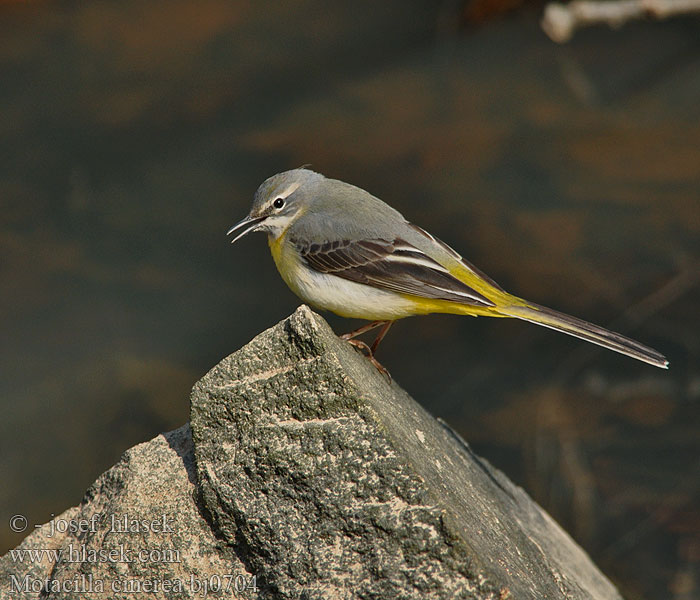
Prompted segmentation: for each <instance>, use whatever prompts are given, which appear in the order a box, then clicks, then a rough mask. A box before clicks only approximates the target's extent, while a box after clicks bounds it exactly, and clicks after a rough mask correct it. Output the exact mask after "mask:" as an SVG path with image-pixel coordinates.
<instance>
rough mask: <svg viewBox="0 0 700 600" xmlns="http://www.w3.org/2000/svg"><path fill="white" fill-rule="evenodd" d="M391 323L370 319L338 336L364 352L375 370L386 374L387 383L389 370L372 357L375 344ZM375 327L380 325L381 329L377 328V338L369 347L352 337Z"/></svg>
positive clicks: (375, 347) (380, 339)
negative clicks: (357, 327)
mask: <svg viewBox="0 0 700 600" xmlns="http://www.w3.org/2000/svg"><path fill="white" fill-rule="evenodd" d="M392 323H393V321H372V322H371V323H368V324H367V325H363V326H362V327H360V328H359V329H356V330H355V331H351V332H350V333H346V334H344V335H341V336H340V339H341V340H345V341H346V342H348V343H349V344H352V345H353V346H355V348H358V349H360V350H361V351H363V352H366V353H367V358H368V359H369V361H370V362H371V363H372V364H373V365H374V367H375V368H376V369H377V371H379V372H380V373H382V374H384V375H386V376H387V378H388V379H389V383H391V375H390V374H389V371H387V370H386V368H385V367H384V366H383V365H382V364H381V363H380V362H379V361H378V360H377V359H376V358H374V352H375V351H376V349H377V346H379V342H381V341H382V339H383V338H384V336H385V335H386V333H387V331H389V327H391V325H392ZM377 327H381V329H380V330H379V335H377V339H375V340H374V342H373V343H372V347H371V348H370V347H369V346H368V345H367V344H365V343H364V342H363V341H361V340H356V339H354V338H355V337H357V336H358V335H362V334H363V333H366V332H367V331H371V330H372V329H376V328H377Z"/></svg>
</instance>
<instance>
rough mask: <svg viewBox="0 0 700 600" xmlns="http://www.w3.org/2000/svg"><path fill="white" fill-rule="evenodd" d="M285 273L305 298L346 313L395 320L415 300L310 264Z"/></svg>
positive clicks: (412, 304) (313, 304)
mask: <svg viewBox="0 0 700 600" xmlns="http://www.w3.org/2000/svg"><path fill="white" fill-rule="evenodd" d="M289 275H291V273H289V272H287V274H286V276H285V274H282V277H283V278H284V280H285V281H286V283H287V285H288V286H289V287H290V288H291V289H292V291H293V292H294V293H296V294H297V295H298V296H299V297H300V298H301V299H302V300H303V301H304V302H306V303H307V304H311V305H312V306H315V307H317V308H322V309H325V310H330V311H331V312H334V313H337V314H339V315H341V316H344V317H351V318H355V319H370V320H372V321H393V320H394V319H399V318H401V317H404V316H406V314H407V313H409V312H410V311H411V310H412V309H413V308H414V307H415V303H414V302H413V301H411V300H409V299H407V298H403V297H402V296H399V295H398V294H396V293H393V292H386V291H384V290H380V289H377V288H373V287H369V286H367V285H362V284H361V283H355V282H354V281H348V280H347V279H342V278H341V277H336V276H335V275H327V274H325V273H318V272H316V271H313V270H311V269H309V268H295V269H294V276H293V277H289Z"/></svg>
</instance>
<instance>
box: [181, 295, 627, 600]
mask: <svg viewBox="0 0 700 600" xmlns="http://www.w3.org/2000/svg"><path fill="white" fill-rule="evenodd" d="M191 425H192V435H193V440H194V449H195V463H196V470H197V476H198V480H199V492H200V494H201V496H200V499H201V502H202V504H203V507H204V510H205V511H206V514H207V518H208V519H209V520H210V522H211V524H212V527H213V528H214V531H215V532H216V535H217V537H219V538H220V539H221V540H222V541H224V542H225V543H226V544H227V545H228V546H230V547H231V548H233V549H234V551H235V554H236V556H237V557H238V559H240V561H241V562H242V563H243V564H244V565H245V567H246V569H247V571H248V572H250V573H256V574H257V576H258V581H260V582H262V584H263V586H264V589H265V591H266V593H267V594H269V597H275V598H416V599H419V598H538V599H541V598H611V599H612V598H619V597H620V596H619V594H618V592H617V591H616V589H615V588H614V586H613V585H612V584H611V583H610V582H609V581H608V580H607V579H606V578H605V577H604V576H603V575H602V574H601V573H600V572H599V571H598V569H597V568H596V567H595V566H594V565H593V563H592V562H591V561H590V559H589V558H588V556H587V555H586V554H585V553H584V552H583V551H582V550H581V549H580V548H579V547H578V546H577V545H576V544H575V543H574V542H573V540H571V538H570V537H569V536H568V535H567V534H566V533H565V532H564V531H562V530H561V529H560V528H559V527H558V525H557V524H556V523H555V522H554V521H553V520H552V519H551V518H550V517H549V516H548V515H547V514H546V513H545V512H544V511H542V509H541V508H539V506H537V505H536V504H535V503H534V502H533V501H532V500H531V499H530V498H529V497H528V496H527V495H526V494H525V493H524V492H523V491H522V490H521V489H519V488H517V487H515V486H514V485H513V484H512V483H511V482H510V481H508V480H507V478H506V477H505V476H504V475H503V474H502V473H500V472H498V471H496V470H495V469H493V468H492V467H490V466H489V465H488V464H486V463H485V462H484V461H481V460H480V459H478V458H477V457H476V456H475V455H474V454H473V453H472V452H471V451H470V449H469V447H468V446H467V445H466V444H465V443H464V442H463V441H462V440H461V439H459V438H458V436H456V435H455V434H454V433H453V432H451V431H450V430H449V429H448V428H447V427H446V426H444V425H442V424H441V423H440V422H438V421H437V420H436V419H434V418H433V417H432V416H431V415H429V414H428V413H427V412H426V411H425V410H424V409H423V408H422V407H421V406H420V405H419V404H418V403H416V402H415V401H414V400H413V399H412V398H411V397H410V396H408V395H407V394H406V392H404V391H403V390H402V389H401V388H400V387H399V386H398V385H397V384H396V383H389V382H388V380H387V378H386V377H384V376H383V375H381V374H380V373H379V372H378V371H377V370H376V369H375V368H374V367H373V366H372V365H371V364H370V363H369V361H367V360H366V359H365V358H364V357H363V356H361V355H360V354H359V353H358V352H357V351H355V350H354V349H353V348H352V347H350V345H348V344H346V343H345V342H342V341H340V340H339V339H338V338H337V337H336V336H335V335H334V334H333V332H332V331H331V329H330V328H329V327H328V325H327V324H326V323H325V321H324V320H323V319H321V318H320V317H319V316H318V315H316V314H314V313H313V312H312V311H310V310H309V309H308V308H306V307H303V306H302V307H301V308H299V309H298V310H297V311H296V313H294V314H293V315H292V316H291V317H290V318H288V319H286V320H285V321H283V322H281V323H279V324H278V325H276V326H275V327H273V328H271V329H269V330H267V331H265V332H263V333H262V334H260V335H259V336H258V337H256V338H255V339H254V340H253V341H252V342H250V343H249V344H248V345H247V346H245V347H244V348H242V349H241V350H240V351H239V352H236V353H235V354H233V355H231V356H229V357H228V358H226V359H224V360H223V361H221V362H220V363H219V364H218V365H217V366H216V367H215V368H214V369H212V370H211V371H210V372H209V373H208V374H207V375H206V376H205V377H204V378H202V379H201V380H200V381H199V382H198V383H197V385H196V386H195V387H194V389H193V392H192V412H191Z"/></svg>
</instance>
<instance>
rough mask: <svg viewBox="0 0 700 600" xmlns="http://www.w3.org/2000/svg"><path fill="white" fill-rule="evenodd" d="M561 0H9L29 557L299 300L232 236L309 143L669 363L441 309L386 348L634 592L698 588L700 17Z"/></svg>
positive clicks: (9, 238)
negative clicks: (573, 27)
mask: <svg viewBox="0 0 700 600" xmlns="http://www.w3.org/2000/svg"><path fill="white" fill-rule="evenodd" d="M542 8H543V6H542V5H541V4H528V3H525V2H519V1H518V0H511V1H501V2H494V1H491V0H473V1H470V0H464V1H457V0H453V1H444V2H434V1H432V0H430V1H428V0H401V1H399V0H387V1H384V2H381V3H377V2H373V1H369V0H355V1H354V2H347V3H340V2H333V3H329V2H322V1H321V0H300V1H297V2H278V3H261V2H250V1H247V2H244V1H239V2H230V1H228V0H197V1H194V0H167V1H165V0H151V1H150V2H148V3H143V2H136V1H134V0H125V1H122V2H119V3H114V2H107V1H103V0H97V1H93V2H89V3H80V2H68V1H66V2H48V1H47V2H29V3H26V2H17V3H13V2H9V3H7V2H5V3H0V82H1V83H0V207H1V211H0V289H1V290H2V294H0V403H1V408H2V417H1V418H0V457H1V460H0V481H2V484H1V485H0V552H4V551H6V550H7V549H8V548H10V547H13V546H14V545H16V544H17V543H18V542H19V541H20V539H21V538H22V535H21V534H13V533H12V532H11V531H10V529H9V527H8V525H7V523H8V520H9V518H10V516H11V515H14V514H17V513H20V514H24V515H26V516H27V517H28V518H29V523H30V529H32V528H33V527H31V526H32V525H33V524H35V523H42V522H45V521H47V520H49V519H50V518H51V515H52V514H58V513H60V512H61V511H63V510H64V509H66V508H67V507H69V506H72V505H75V504H77V503H78V502H79V501H80V499H81V497H82V495H83V493H84V491H85V489H86V488H87V486H88V485H89V484H90V483H92V481H93V480H94V479H95V478H96V477H97V476H98V475H99V474H100V473H101V472H102V471H104V470H105V469H107V468H108V467H110V466H111V465H112V464H113V463H114V462H115V461H117V460H118V458H119V456H120V455H121V453H122V452H123V451H124V450H126V449H127V448H129V447H130V446H132V445H133V444H136V443H139V442H142V441H146V440H148V439H150V438H152V437H154V436H155V435H157V434H158V433H159V432H161V431H164V430H169V429H173V428H176V427H178V426H180V425H182V424H183V423H184V422H186V421H187V420H188V409H189V402H188V393H189V390H190V388H191V386H192V385H193V384H194V382H195V381H196V380H197V379H198V378H199V377H201V376H202V375H203V374H204V373H205V372H206V371H207V370H208V369H209V368H211V367H212V366H213V365H214V364H216V363H217V362H218V361H219V360H220V359H221V358H223V357H224V356H226V355H227V354H229V353H231V352H233V351H235V350H237V349H238V348H239V347H240V346H242V345H243V344H245V343H246V342H247V341H249V340H250V339H251V338H252V337H254V336H255V335H256V334H257V333H259V332H260V331H262V330H263V329H266V328H268V327H270V326H272V325H274V324H275V323H276V322H278V321H279V320H280V319H283V318H284V317H286V316H288V315H289V314H290V313H291V312H292V311H293V310H294V309H295V308H296V307H297V305H298V300H297V299H296V297H294V296H293V295H292V293H291V292H290V291H289V290H288V289H287V288H286V286H285V285H284V283H283V282H282V280H281V279H280V278H279V276H278V274H277V272H276V270H275V268H274V265H273V263H272V260H271V258H270V256H269V251H268V249H267V244H266V241H265V239H264V236H263V235H261V234H258V235H251V236H249V237H248V238H246V239H245V240H243V241H241V242H239V243H238V244H237V245H236V246H233V247H232V246H230V245H229V244H228V239H227V238H226V235H225V232H226V230H227V229H228V228H229V226H230V225H232V224H233V223H235V222H237V221H238V220H239V219H240V218H242V217H243V216H244V215H245V214H246V213H247V211H248V208H249V205H250V202H251V200H252V196H253V193H254V192H255V189H256V188H257V186H258V185H259V184H260V183H261V182H262V181H263V180H264V179H265V178H266V177H268V176H270V175H272V174H274V173H276V172H279V171H282V170H285V169H289V168H294V167H298V166H300V165H302V164H305V163H310V164H311V165H312V168H314V169H315V170H318V171H320V172H322V173H324V174H326V175H328V176H332V177H336V178H340V179H343V180H346V181H348V182H351V183H354V184H356V185H359V186H360V187H363V188H365V189H367V190H369V191H370V192H372V193H374V194H375V195H377V196H379V197H380V198H382V199H384V200H385V201H387V202H389V203H390V204H392V205H393V206H395V207H396V208H397V209H399V210H400V211H401V212H402V213H403V214H404V215H405V216H406V217H407V218H408V219H410V220H411V221H413V222H415V223H417V224H420V225H421V226H423V227H425V228H426V229H428V230H429V231H431V232H433V233H434V234H436V235H438V236H439V237H440V238H442V239H443V240H444V241H446V242H447V243H449V244H450V245H452V246H454V247H455V248H456V249H457V250H458V251H459V252H461V253H462V254H464V256H465V257H467V258H468V259H469V260H470V261H472V262H473V263H474V264H476V265H477V266H479V267H480V268H481V269H483V270H484V271H485V272H487V273H488V274H489V275H491V276H492V277H493V278H494V279H496V281H498V282H499V283H500V284H501V285H503V286H504V287H505V288H506V289H508V290H510V291H512V292H515V293H517V294H519V295H521V296H524V297H526V298H528V299H530V300H533V301H535V302H538V303H540V304H545V305H547V306H551V307H553V308H556V309H559V310H563V311H565V312H568V313H571V314H574V315H577V316H579V317H583V318H585V319H587V320H591V321H594V322H596V323H599V324H601V325H604V326H608V327H612V328H615V329H616V330H619V331H621V332H622V333H625V334H627V335H630V336H632V337H634V338H637V339H639V340H640V341H642V342H644V343H646V344H648V345H651V346H653V347H655V348H657V349H659V350H661V351H662V352H664V353H665V354H667V356H668V357H669V359H670V361H671V370H670V371H668V372H665V371H662V370H659V369H655V368H653V367H650V366H647V365H644V364H642V363H638V362H636V361H633V360H631V359H627V358H625V357H622V356H619V355H616V354H613V353H611V352H606V351H604V350H601V349H598V348H596V347H593V346H589V345H586V344H584V343H583V342H579V341H577V340H574V339H572V338H569V337H567V336H563V335H559V334H555V333H553V332H551V331H548V330H546V329H542V328H538V327H535V326H533V325H529V324H527V323H522V322H515V321H501V320H495V319H466V318H460V317H453V316H442V315H437V316H430V317H424V318H420V319H418V318H416V319H409V320H406V321H402V322H399V323H398V324H397V325H395V326H394V328H393V329H392V331H391V335H389V336H388V337H387V339H386V340H385V341H384V343H383V344H382V348H381V350H380V355H379V359H380V360H381V362H382V363H383V364H384V365H386V366H387V367H388V368H389V370H390V371H391V372H392V374H393V376H394V379H395V380H396V381H397V382H398V383H399V384H400V385H402V386H403V387H404V388H405V389H406V390H408V392H409V393H410V394H411V395H413V397H414V398H416V399H417V400H418V401H419V402H421V403H422V404H423V405H424V406H425V407H426V408H427V409H428V410H429V411H430V412H432V413H433V414H434V415H436V416H441V417H443V418H444V419H445V420H446V421H448V422H449V423H450V424H451V425H452V426H453V427H454V428H455V429H456V430H457V431H459V432H460V433H461V434H462V435H463V436H464V437H465V439H467V440H468V441H469V442H471V443H472V445H473V447H474V448H475V450H476V451H477V452H478V453H479V454H481V455H482V456H484V457H485V458H486V459H488V460H489V461H491V462H492V463H493V464H495V465H496V466H497V467H499V468H500V469H502V470H503V471H505V472H506V473H507V475H508V476H509V477H511V478H512V479H514V480H515V481H516V482H517V483H518V484H520V485H522V486H523V487H524V488H525V490H526V491H527V492H528V493H529V494H531V495H532V496H533V497H534V498H535V499H536V500H537V501H538V502H539V503H541V504H542V505H543V506H544V507H545V508H546V509H547V510H548V511H549V512H550V513H551V514H552V515H553V516H554V517H555V518H556V519H557V520H558V521H559V522H560V523H561V524H562V525H563V526H564V527H565V528H566V529H567V531H569V532H570V533H571V535H572V536H573V537H574V538H575V539H576V540H577V541H578V542H579V543H580V544H581V545H582V546H583V547H584V548H585V549H586V550H587V551H588V552H589V553H590V554H591V555H592V557H593V559H594V560H595V561H596V562H597V563H598V565H599V566H600V567H601V569H602V570H603V571H604V572H605V573H606V574H607V575H608V576H609V577H610V578H611V579H612V580H613V581H614V582H615V583H616V584H617V585H618V586H619V588H620V590H621V592H622V594H623V595H624V596H625V597H626V598H627V599H647V598H649V599H651V598H673V599H689V598H699V597H700V507H699V504H700V503H699V502H698V499H699V497H700V489H699V488H700V410H699V405H700V368H699V367H700V362H699V359H700V336H699V335H698V332H699V331H700V311H699V310H698V307H699V306H700V285H699V284H700V19H698V18H697V17H695V18H693V17H689V16H688V17H680V18H674V19H671V20H666V21H663V22H655V21H654V22H652V21H647V22H645V21H638V22H634V23H629V24H627V25H626V26H625V27H623V28H621V29H618V30H611V29H608V28H607V27H602V26H601V27H592V28H588V29H585V30H582V31H580V32H578V33H577V34H576V36H575V37H574V39H573V40H572V41H571V42H570V43H568V44H566V45H557V44H555V43H553V42H552V41H551V40H550V39H549V38H547V37H546V36H545V34H544V33H543V32H542V30H541V28H540V25H539V20H540V18H541V15H542ZM325 316H326V317H327V318H328V319H329V322H330V323H331V325H332V326H333V327H334V329H335V330H336V331H337V332H339V333H343V332H345V331H349V330H350V329H352V328H354V327H356V326H357V325H359V322H355V321H346V320H343V319H339V318H336V317H333V316H332V315H331V316H328V315H325Z"/></svg>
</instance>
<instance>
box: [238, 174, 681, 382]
mask: <svg viewBox="0 0 700 600" xmlns="http://www.w3.org/2000/svg"><path fill="white" fill-rule="evenodd" d="M253 231H262V232H265V233H267V237H268V244H269V247H270V251H271V254H272V257H273V259H274V262H275V265H276V266H277V270H278V271H279V273H280V275H281V276H282V279H283V280H284V281H285V283H286V284H287V285H288V286H289V288H290V289H291V290H292V291H293V292H294V293H295V294H296V295H297V296H299V297H300V298H301V299H302V300H303V301H304V302H305V303H307V304H309V305H311V306H313V307H316V308H318V309H321V310H328V311H331V312H333V313H335V314H337V315H340V316H341V317H347V318H356V319H363V320H367V321H370V323H368V324H366V325H363V326H362V327H360V328H358V329H356V330H355V331H352V332H350V333H347V334H345V335H342V336H340V337H341V339H344V340H347V341H348V342H350V343H351V344H353V345H354V346H356V347H357V348H360V349H361V350H362V351H364V352H365V353H366V355H367V357H368V358H369V359H370V361H371V362H372V364H374V366H375V367H376V368H377V369H378V370H379V371H381V372H383V373H385V374H386V375H389V374H388V371H387V370H386V369H385V368H384V367H383V366H382V365H381V363H379V361H377V359H376V358H375V354H376V351H377V348H378V346H379V344H380V342H381V341H382V339H383V338H384V336H385V335H386V334H387V332H388V330H389V328H390V327H391V325H392V324H393V323H394V321H396V320H398V319H402V318H405V317H409V316H417V315H427V314H431V313H448V314H457V315H471V316H475V317H479V316H487V317H510V318H515V319H520V320H523V321H528V322H530V323H535V324H536V325H541V326H543V327H548V328H550V329H554V330H556V331H559V332H562V333H565V334H568V335H571V336H574V337H577V338H580V339H582V340H585V341H587V342H592V343H593V344H597V345H599V346H602V347H603V348H607V349H609V350H613V351H615V352H619V353H620V354H624V355H627V356H630V357H632V358H635V359H637V360H640V361H643V362H645V363H648V364H650V365H654V366H656V367H660V368H664V369H666V368H668V364H669V363H668V360H666V357H665V356H664V355H663V354H661V353H660V352H657V351H656V350H654V349H652V348H649V347H648V346H645V345H643V344H641V343H639V342H637V341H635V340H632V339H630V338H628V337H625V336H623V335H621V334H619V333H615V332H613V331H609V330H607V329H605V328H603V327H600V326H598V325H594V324H593V323H589V322H587V321H584V320H582V319H579V318H577V317H573V316H570V315H567V314H565V313H562V312H558V311H555V310H552V309H550V308H546V307H544V306H540V305H538V304H535V303H533V302H529V301H527V300H524V299H523V298H520V297H518V296H515V295H513V294H510V293H508V292H506V291H505V290H504V289H503V288H502V287H501V286H500V285H498V284H497V283H496V282H495V281H494V280H493V279H491V278H490V277H489V276H488V275H486V274H485V273H483V272H482V271H480V270H479V269H478V268H476V267H475V266H474V265H472V264H471V263H470V262H468V261H467V260H466V259H464V258H463V257H462V256H461V255H460V254H459V253H458V252H456V251H455V250H453V249H452V248H451V247H450V246H448V245H447V244H446V243H444V242H442V241H441V240H440V239H438V238H437V237H435V236H434V235H432V234H430V233H428V232H427V231H426V230H425V229H423V228H421V227H419V226H418V225H414V224H413V223H411V222H409V221H408V220H407V219H405V218H404V216H403V215H402V214H401V213H400V212H398V211H397V210H395V209H394V208H392V207H391V206H389V205H388V204H386V203H385V202H383V201H382V200H380V199H379V198H377V197H375V196H373V195H372V194H370V193H369V192H367V191H365V190H363V189H361V188H359V187H356V186H354V185H351V184H349V183H345V182H343V181H340V180H337V179H331V178H328V177H325V176H324V175H322V174H320V173H317V172H315V171H312V170H310V169H308V168H305V167H302V168H299V169H293V170H290V171H284V172H282V173H278V174H276V175H273V176H272V177H269V178H268V179H266V180H265V181H264V182H263V183H262V184H261V185H260V187H259V188H258V189H257V191H256V192H255V196H254V199H253V204H252V207H251V209H250V212H249V213H248V215H247V216H246V217H245V218H244V219H243V220H241V221H240V222H238V223H237V224H236V225H234V226H233V227H231V228H230V229H229V230H228V234H227V235H231V234H233V233H236V232H238V234H237V235H236V236H235V237H234V238H233V239H232V241H231V243H234V242H236V241H238V240H240V239H241V238H242V237H244V236H246V235H247V234H248V233H250V232H253ZM377 328H378V329H379V332H378V334H377V337H376V339H375V341H374V342H373V343H372V345H371V346H368V345H367V344H365V343H364V342H362V341H361V340H358V339H356V338H357V336H359V335H361V334H363V333H365V332H367V331H370V330H372V329H377ZM389 377H390V376H389Z"/></svg>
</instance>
